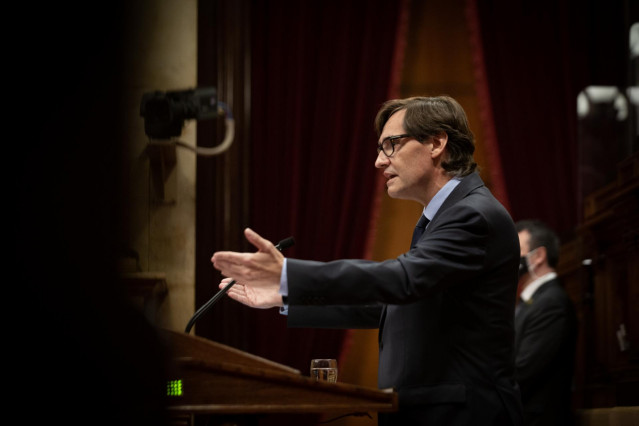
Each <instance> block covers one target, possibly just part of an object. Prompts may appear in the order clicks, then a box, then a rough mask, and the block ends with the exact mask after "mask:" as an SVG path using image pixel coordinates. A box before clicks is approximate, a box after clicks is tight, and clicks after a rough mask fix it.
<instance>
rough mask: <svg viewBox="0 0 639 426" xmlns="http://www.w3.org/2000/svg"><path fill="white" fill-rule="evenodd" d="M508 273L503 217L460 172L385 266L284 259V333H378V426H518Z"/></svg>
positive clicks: (515, 257)
mask: <svg viewBox="0 0 639 426" xmlns="http://www.w3.org/2000/svg"><path fill="white" fill-rule="evenodd" d="M518 264H519V240H518V237H517V232H516V230H515V227H514V224H513V222H512V220H511V218H510V216H509V215H508V213H507V212H506V210H505V209H504V208H503V207H502V205H501V204H500V203H499V202H498V201H497V200H496V199H495V198H494V197H493V196H492V195H491V193H490V191H489V190H488V189H487V188H486V187H485V186H484V184H483V182H482V180H481V179H480V177H479V175H477V174H471V175H469V176H467V177H465V178H464V179H463V180H462V181H461V182H460V183H459V185H458V186H457V187H456V188H455V189H454V190H453V192H452V193H451V194H450V196H449V197H448V198H447V199H446V201H445V202H444V204H443V205H442V206H441V208H440V210H439V211H438V212H437V214H436V216H435V217H434V218H433V220H432V221H431V223H430V225H429V226H428V227H427V228H426V231H425V232H424V234H423V235H422V237H421V238H420V240H419V242H418V243H417V244H416V246H415V247H414V248H412V249H411V250H410V251H409V252H407V253H405V254H403V255H401V256H400V257H398V258H397V259H393V260H388V261H385V262H381V263H380V262H371V261H366V260H338V261H334V262H327V263H323V262H312V261H300V260H294V259H289V260H287V275H288V285H289V294H288V303H289V318H288V324H289V326H293V327H302V326H307V327H308V326H310V327H319V326H321V327H342V328H357V327H377V326H379V328H380V332H379V370H378V385H379V387H380V388H390V387H392V388H395V389H396V390H397V391H398V395H399V404H400V409H399V412H398V413H394V414H392V415H384V414H381V413H380V415H379V419H380V424H397V425H415V424H428V425H502V424H504V425H512V424H515V425H519V424H521V402H520V397H519V391H518V388H517V385H516V383H515V381H514V378H513V374H514V373H513V340H514V331H513V318H514V304H515V303H514V301H515V297H516V296H515V294H516V286H517V270H518ZM305 305H323V306H322V307H321V308H318V307H306V306H305ZM326 305H331V306H326Z"/></svg>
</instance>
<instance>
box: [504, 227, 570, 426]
mask: <svg viewBox="0 0 639 426" xmlns="http://www.w3.org/2000/svg"><path fill="white" fill-rule="evenodd" d="M516 228H517V231H518V233H519V241H520V247H521V263H520V278H519V286H520V289H521V295H520V301H519V303H518V305H517V308H516V310H515V311H516V316H515V355H516V358H515V369H516V378H517V381H518V382H519V386H520V387H521V395H522V402H523V405H524V419H525V424H526V425H545V426H550V425H558V426H559V425H570V424H572V423H573V421H572V420H573V418H572V414H571V388H572V377H573V372H574V357H575V344H576V339H577V317H576V314H575V310H574V306H573V304H572V302H571V300H570V298H569V297H568V295H567V294H566V292H565V291H564V289H563V287H562V286H561V284H560V282H559V280H558V279H557V273H556V272H555V268H556V266H557V261H558V259H559V238H558V237H557V235H556V234H555V233H554V232H553V231H552V230H551V229H549V228H548V227H547V226H546V225H545V224H544V223H542V222H540V221H536V220H524V221H519V222H517V224H516Z"/></svg>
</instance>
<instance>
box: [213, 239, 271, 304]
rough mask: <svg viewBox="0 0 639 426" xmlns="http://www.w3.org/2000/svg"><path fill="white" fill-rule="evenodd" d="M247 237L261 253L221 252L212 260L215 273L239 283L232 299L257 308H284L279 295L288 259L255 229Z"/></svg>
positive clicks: (232, 288)
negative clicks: (284, 264) (283, 269)
mask: <svg viewBox="0 0 639 426" xmlns="http://www.w3.org/2000/svg"><path fill="white" fill-rule="evenodd" d="M244 236H245V237H246V239H247V240H248V241H249V242H250V243H251V244H253V245H254V246H255V247H256V248H257V249H258V250H257V252H255V253H239V252H232V251H220V252H216V253H215V254H213V257H212V258H211V262H212V263H213V266H214V267H215V269H217V270H219V271H220V272H221V273H222V275H224V276H226V277H230V278H232V279H234V280H235V281H237V283H236V284H234V285H233V287H231V288H230V289H229V292H228V295H229V297H231V298H232V299H234V300H237V301H238V302H241V303H243V304H245V305H247V306H251V307H254V308H270V307H274V306H282V297H281V296H280V295H279V292H278V291H279V288H280V276H281V274H282V265H283V263H284V256H283V255H282V253H281V252H280V251H279V250H278V249H277V248H276V247H275V246H274V245H273V243H271V242H270V241H268V240H266V239H264V238H262V237H261V236H260V235H258V234H257V233H256V232H254V231H252V230H251V229H249V228H247V229H245V230H244ZM228 282H230V280H229V279H225V280H223V281H222V282H221V283H220V285H219V286H220V288H224V287H225V286H226V284H228Z"/></svg>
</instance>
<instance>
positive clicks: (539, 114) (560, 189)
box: [470, 0, 628, 235]
mask: <svg viewBox="0 0 639 426" xmlns="http://www.w3.org/2000/svg"><path fill="white" fill-rule="evenodd" d="M470 1H474V2H475V7H476V9H477V13H478V20H479V25H480V27H481V34H482V41H483V51H484V55H485V57H484V62H485V64H486V76H487V82H488V86H489V91H490V98H491V103H492V107H493V111H492V115H493V117H494V125H495V130H496V139H497V141H498V144H497V145H498V149H499V151H500V152H499V156H500V158H501V161H502V169H503V173H504V177H505V183H506V189H507V192H508V199H509V201H510V208H511V213H512V215H513V217H514V219H515V220H519V219H524V218H528V217H536V218H540V219H543V220H545V221H546V222H548V224H549V225H550V226H552V227H553V228H555V229H556V230H557V231H558V232H559V233H560V234H563V235H566V234H569V233H571V232H572V231H573V230H574V229H575V227H576V226H577V225H578V220H579V217H580V215H579V211H578V209H579V207H580V200H579V199H578V196H579V194H578V187H579V185H578V179H579V175H578V171H579V164H578V152H579V149H580V148H583V147H579V141H578V140H577V106H576V105H577V101H576V100H577V95H578V94H579V92H580V91H581V90H583V89H584V88H585V87H586V86H588V85H611V86H618V87H624V85H625V83H626V78H627V69H628V68H627V63H628V62H627V52H628V49H627V46H628V41H627V38H628V33H627V29H628V26H627V22H625V19H627V14H626V10H627V7H628V3H627V2H625V1H610V2H609V1H602V0H589V1H572V0H570V1H555V0H542V1H534V2H533V1H524V0H522V1H511V0H486V1H483V0H482V1H476V0H470ZM611 143H614V141H611Z"/></svg>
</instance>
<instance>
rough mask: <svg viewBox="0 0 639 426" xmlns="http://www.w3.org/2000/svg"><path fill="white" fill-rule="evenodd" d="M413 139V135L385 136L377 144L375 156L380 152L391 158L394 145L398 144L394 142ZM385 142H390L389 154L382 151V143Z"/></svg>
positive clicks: (393, 152)
mask: <svg viewBox="0 0 639 426" xmlns="http://www.w3.org/2000/svg"><path fill="white" fill-rule="evenodd" d="M410 137H413V135H408V134H402V135H394V136H387V137H385V138H384V139H382V142H381V143H378V144H377V155H379V153H380V151H381V152H383V153H384V155H385V156H386V157H388V158H390V157H392V156H393V154H395V145H397V144H399V141H398V142H395V141H396V140H397V139H403V138H410ZM386 141H390V146H391V153H390V154H386V151H385V150H384V143H385V142H386Z"/></svg>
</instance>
